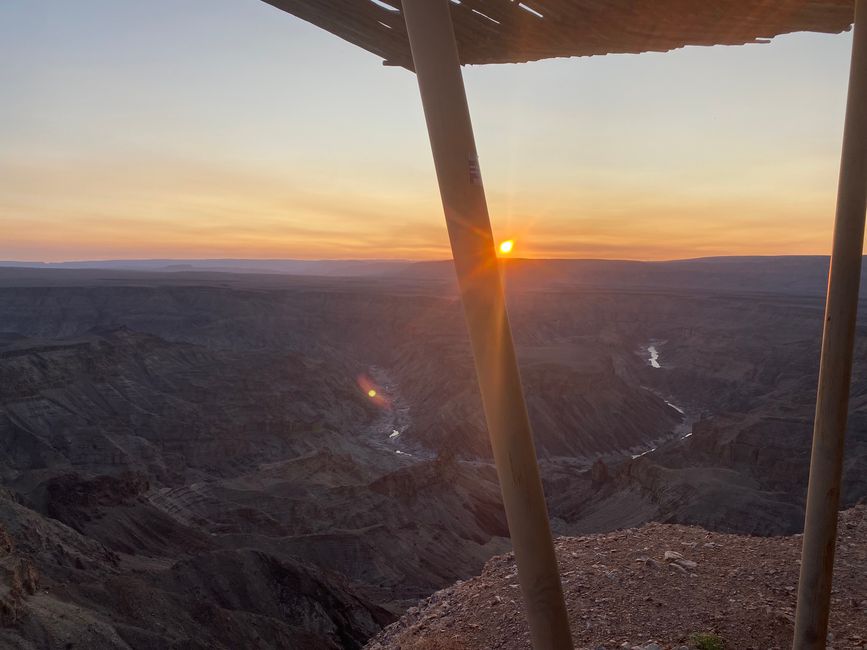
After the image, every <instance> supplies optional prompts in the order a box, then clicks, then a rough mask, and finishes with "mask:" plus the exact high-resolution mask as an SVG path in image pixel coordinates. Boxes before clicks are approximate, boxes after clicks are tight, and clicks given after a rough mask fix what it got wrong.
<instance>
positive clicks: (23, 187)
mask: <svg viewBox="0 0 867 650" xmlns="http://www.w3.org/2000/svg"><path fill="white" fill-rule="evenodd" d="M359 1H360V0H359ZM850 45H851V35H850V34H842V35H836V36H830V35H818V34H796V35H789V36H783V37H778V38H777V39H775V40H774V41H773V42H772V43H771V44H769V45H750V46H743V47H713V48H686V49H683V50H678V51H675V52H671V53H666V54H643V55H613V56H605V57H594V58H580V59H578V58H576V59H557V60H549V61H544V62H537V63H530V64H521V65H495V66H469V67H465V68H464V79H465V83H466V86H467V94H468V98H469V103H470V110H471V113H472V117H473V124H474V127H475V133H476V141H477V145H478V149H479V155H480V163H481V169H482V174H483V176H484V183H485V189H486V192H487V196H488V203H489V208H490V213H491V219H492V223H493V227H494V232H495V236H496V237H497V238H498V239H514V240H515V242H516V244H515V250H514V254H515V255H517V256H521V257H574V258H587V257H590V258H619V259H675V258H689V257H700V256H706V255H753V254H773V255H778V254H827V253H828V252H829V250H830V234H831V226H832V221H833V215H834V204H835V193H836V184H837V172H838V165H839V156H840V146H841V137H842V124H843V114H844V109H845V95H846V82H847V77H848V60H849V51H850ZM0 60H2V61H3V63H2V65H0V259H6V260H32V261H37V260H38V261H63V260H86V259H122V258H301V259H318V258H341V259H348V258H408V259H432V258H445V257H448V256H449V249H448V239H447V236H446V231H445V224H444V221H443V216H442V209H441V204H440V200H439V195H438V191H437V185H436V178H435V175H434V169H433V161H432V159H431V154H430V148H429V144H428V141H427V132H426V129H425V126H424V119H423V116H422V112H421V105H420V101H419V97H418V87H417V85H416V82H415V77H414V76H413V74H412V73H410V72H408V71H406V70H404V69H396V68H389V67H383V66H382V65H381V60H380V59H379V58H377V57H376V56H374V55H372V54H369V53H367V52H365V51H363V50H361V49H358V48H356V47H354V46H352V45H350V44H348V43H346V42H344V41H342V40H340V39H338V38H337V37H335V36H333V35H331V34H328V33H326V32H324V31H322V30H319V29H317V28H315V27H313V26H312V25H309V24H307V23H304V22H302V21H300V20H298V19H296V18H294V17H292V16H290V15H288V14H285V13H283V12H281V11H278V10H277V9H275V8H273V7H271V6H270V5H267V4H265V3H264V2H261V1H260V0H148V2H138V1H133V0H76V1H75V2H69V1H68V0H2V2H0Z"/></svg>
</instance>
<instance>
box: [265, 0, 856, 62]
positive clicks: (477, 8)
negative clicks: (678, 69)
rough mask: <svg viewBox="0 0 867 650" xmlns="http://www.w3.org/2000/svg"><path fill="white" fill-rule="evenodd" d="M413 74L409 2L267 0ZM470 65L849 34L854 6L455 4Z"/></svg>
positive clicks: (845, 1)
mask: <svg viewBox="0 0 867 650" xmlns="http://www.w3.org/2000/svg"><path fill="white" fill-rule="evenodd" d="M265 1H266V2H268V3H269V4H272V5H274V6H275V7H278V8H279V9H283V10H284V11H287V12H289V13H291V14H294V15H295V16H297V17H299V18H301V19H303V20H306V21H308V22H310V23H313V24H314V25H316V26H318V27H321V28H322V29H325V30H327V31H329V32H331V33H333V34H336V35H337V36H339V37H341V38H343V39H345V40H347V41H349V42H350V43H353V44H355V45H358V46H359V47H362V48H364V49H365V50H368V51H369V52H373V53H374V54H376V55H377V56H380V57H382V58H383V59H384V63H385V64H386V65H399V66H404V67H407V68H412V58H411V55H410V51H409V43H408V41H407V37H406V28H405V26H404V21H403V15H402V13H401V9H402V7H401V0H265ZM450 5H451V10H452V18H453V21H454V26H455V34H456V36H457V41H458V50H459V52H460V58H461V63H464V64H477V63H520V62H523V61H536V60H539V59H547V58H553V57H568V56H592V55H594V54H613V53H638V52H666V51H668V50H673V49H676V48H679V47H683V46H685V45H742V44H744V43H756V42H766V41H767V40H768V39H770V38H773V37H774V36H777V35H779V34H787V33H791V32H801V31H809V32H825V33H832V34H833V33H838V32H843V31H846V30H847V29H849V27H850V25H851V24H852V20H853V16H854V0H523V1H520V2H519V1H518V0H462V1H461V2H457V0H451V3H450Z"/></svg>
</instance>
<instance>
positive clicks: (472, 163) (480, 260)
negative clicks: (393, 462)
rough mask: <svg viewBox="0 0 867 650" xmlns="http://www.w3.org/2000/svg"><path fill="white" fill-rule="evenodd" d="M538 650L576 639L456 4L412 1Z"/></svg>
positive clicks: (467, 308)
mask: <svg viewBox="0 0 867 650" xmlns="http://www.w3.org/2000/svg"><path fill="white" fill-rule="evenodd" d="M402 4H403V12H404V17H405V20H406V28H407V33H408V34H409V42H410V47H411V50H412V58H413V63H414V66H415V70H416V76H417V77H418V85H419V90H420V92H421V99H422V105H423V107H424V114H425V119H426V121H427V127H428V135H429V136H430V143H431V149H432V150H433V158H434V165H435V167H436V172H437V179H438V180H439V187H440V195H441V197H442V202H443V209H444V211H445V217H446V224H447V226H448V231H449V239H450V240H451V247H452V254H453V256H454V262H455V270H456V272H457V277H458V285H459V287H460V292H461V299H462V301H463V306H464V314H465V316H466V322H467V327H468V329H469V333H470V342H471V344H472V348H473V357H474V358H475V363H476V373H477V375H478V380H479V387H480V388H481V393H482V403H483V406H484V411H485V418H486V420H487V424H488V431H489V433H490V436H491V446H492V447H493V450H494V460H495V462H496V464H497V473H498V475H499V478H500V488H501V490H502V493H503V503H504V505H505V508H506V519H507V520H508V523H509V531H510V533H511V536H512V546H513V548H514V551H515V559H516V561H517V564H518V581H519V583H520V585H521V592H522V594H523V597H524V604H525V609H526V613H527V618H528V619H529V624H530V633H531V637H532V640H533V647H534V648H536V650H569V649H571V648H572V637H571V634H570V632H569V621H568V618H567V615H566V606H565V603H564V601H563V590H562V587H561V585H560V575H559V572H558V570H557V559H556V557H555V555H554V545H553V542H552V540H551V529H550V526H549V524H548V511H547V508H546V506H545V498H544V495H543V494H542V482H541V480H540V478H539V467H538V465H537V463H536V450H535V447H534V445H533V436H532V431H531V429H530V422H529V420H528V418H527V408H526V405H525V404H524V394H523V390H522V388H521V379H520V376H519V375H518V365H517V361H516V359H515V349H514V345H513V342H512V333H511V329H510V327H509V320H508V318H507V316H506V304H505V298H504V295H503V287H502V284H501V281H500V273H499V269H498V264H497V257H496V252H495V247H494V238H493V234H492V233H491V222H490V219H489V218H488V208H487V204H486V201H485V191H484V188H483V187H482V178H481V173H480V171H479V165H478V158H477V156H476V145H475V140H474V137H473V128H472V124H471V123H470V112H469V109H468V107H467V97H466V93H465V92H464V83H463V78H462V76H461V68H460V63H459V61H458V52H457V46H456V44H455V35H454V30H453V27H452V20H451V14H450V10H449V5H450V3H449V0H403V3H402Z"/></svg>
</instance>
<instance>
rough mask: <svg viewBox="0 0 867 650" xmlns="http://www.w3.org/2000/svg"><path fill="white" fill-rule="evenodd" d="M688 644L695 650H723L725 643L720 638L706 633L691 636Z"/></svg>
mask: <svg viewBox="0 0 867 650" xmlns="http://www.w3.org/2000/svg"><path fill="white" fill-rule="evenodd" d="M689 642H690V643H691V644H692V645H693V647H695V649H696V650H725V647H726V642H725V641H724V640H723V638H722V637H721V636H719V635H716V634H708V633H706V632H696V633H695V634H691V635H690V637H689Z"/></svg>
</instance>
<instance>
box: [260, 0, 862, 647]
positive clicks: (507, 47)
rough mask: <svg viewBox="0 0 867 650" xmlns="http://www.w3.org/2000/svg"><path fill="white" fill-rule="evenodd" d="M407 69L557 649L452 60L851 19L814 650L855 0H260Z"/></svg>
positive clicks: (830, 503)
mask: <svg viewBox="0 0 867 650" xmlns="http://www.w3.org/2000/svg"><path fill="white" fill-rule="evenodd" d="M266 1H267V2H269V3H270V4H272V5H274V6H276V7H278V8H280V9H283V10H285V11H287V12H289V13H291V14H294V15H295V16H297V17H299V18H301V19H303V20H306V21H308V22H310V23H313V24H314V25H317V26H319V27H321V28H323V29H325V30H327V31H329V32H332V33H333V34H336V35H337V36H339V37H341V38H343V39H345V40H347V41H349V42H350V43H353V44H355V45H358V46H359V47H362V48H364V49H365V50H368V51H369V52H372V53H374V54H376V55H378V56H380V57H382V58H383V60H384V63H385V64H386V65H396V66H402V67H405V68H408V69H410V70H413V71H415V73H416V77H417V79H418V84H419V90H420V94H421V100H422V105H423V108H424V113H425V119H426V122H427V126H428V134H429V137H430V143H431V149H432V152H433V157H434V164H435V168H436V173H437V178H438V181H439V188H440V194H441V197H442V202H443V209H444V212H445V218H446V225H447V227H448V232H449V239H450V242H451V247H452V253H453V257H454V263H455V270H456V273H457V277H458V285H459V288H460V292H461V299H462V302H463V307H464V312H465V315H466V321H467V326H468V330H469V334H470V340H471V343H472V349H473V355H474V358H475V365H476V371H477V375H478V380H479V386H480V389H481V393H482V402H483V406H484V411H485V418H486V421H487V425H488V430H489V434H490V437H491V444H492V448H493V451H494V460H495V462H496V465H497V472H498V475H499V479H500V486H501V489H502V493H503V502H504V505H505V509H506V517H507V520H508V524H509V530H510V533H511V537H512V544H513V547H514V551H515V558H516V561H517V564H518V579H519V582H520V585H521V592H522V595H523V598H524V602H525V611H526V614H527V618H528V622H529V624H530V632H531V638H532V641H533V646H534V648H536V650H567V649H569V648H572V640H571V634H570V631H569V623H568V619H567V615H566V606H565V603H564V601H563V593H562V588H561V585H560V578H559V573H558V570H557V561H556V557H555V555H554V547H553V543H552V539H551V532H550V528H549V523H548V515H547V510H546V506H545V500H544V495H543V493H542V484H541V481H540V478H539V469H538V464H537V461H536V453H535V449H534V445H533V437H532V431H531V428H530V423H529V420H528V417H527V409H526V406H525V403H524V395H523V391H522V388H521V381H520V376H519V373H518V366H517V362H516V358H515V350H514V345H513V342H512V334H511V329H510V326H509V320H508V315H507V313H506V305H505V298H504V295H503V288H502V284H501V278H500V273H499V267H498V263H497V257H496V251H495V246H494V239H493V235H492V232H491V224H490V219H489V216H488V209H487V204H486V201H485V191H484V186H483V185H482V176H481V171H480V167H479V163H478V156H477V152H476V145H475V141H474V137H473V130H472V125H471V122H470V113H469V109H468V106H467V99H466V94H465V91H464V85H463V79H462V75H461V68H460V66H461V65H462V64H482V63H519V62H526V61H533V60H538V59H545V58H551V57H570V56H591V55H597V54H609V53H640V52H650V51H657V52H658V51H667V50H671V49H675V48H679V47H683V46H686V45H717V44H725V45H739V44H746V43H761V42H766V41H767V40H769V39H771V38H773V37H775V36H777V35H780V34H786V33H791V32H798V31H813V32H826V33H837V32H842V31H846V30H848V29H849V28H850V27H851V25H852V24H853V22H854V23H855V32H854V37H853V50H852V63H851V71H850V79H849V97H848V103H847V109H846V120H845V128H844V137H843V140H844V142H843V152H842V160H841V166H840V181H839V188H838V200H837V212H836V219H835V224H834V238H833V242H834V243H833V251H832V256H831V268H830V275H829V283H828V294H827V302H826V309H825V322H824V332H823V340H822V358H821V363H820V370H819V387H818V394H817V402H816V419H815V426H814V432H813V453H812V458H811V466H810V482H809V490H808V498H807V514H806V520H805V534H804V541H803V551H802V563H801V577H800V584H799V590H798V607H797V613H796V622H795V635H794V649H795V650H818V649H824V648H825V646H826V636H827V631H828V610H829V605H830V598H831V578H832V574H833V563H834V549H835V542H836V527H837V510H838V507H839V498H840V480H841V474H842V463H843V440H844V434H845V429H846V419H847V412H848V397H849V384H850V379H851V370H852V353H853V346H854V336H855V317H856V311H857V305H858V293H859V281H860V271H861V257H862V250H863V241H864V220H865V211H867V0H521V1H516V0H266Z"/></svg>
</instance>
